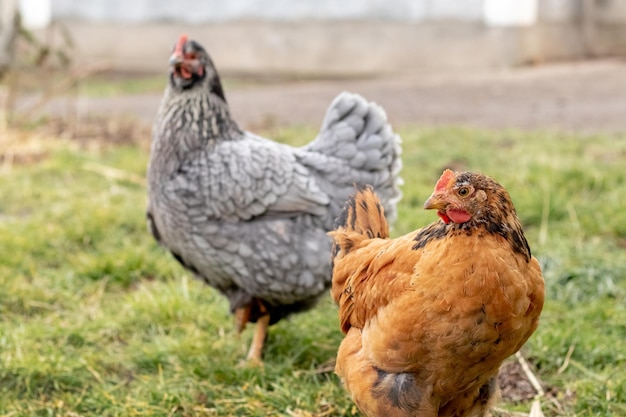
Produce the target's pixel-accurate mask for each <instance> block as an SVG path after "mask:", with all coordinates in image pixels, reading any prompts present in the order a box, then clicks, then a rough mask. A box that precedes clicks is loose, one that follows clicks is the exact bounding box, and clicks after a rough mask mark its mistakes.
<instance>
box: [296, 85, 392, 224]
mask: <svg viewBox="0 0 626 417" xmlns="http://www.w3.org/2000/svg"><path fill="white" fill-rule="evenodd" d="M305 149H306V150H307V151H311V152H312V153H313V154H316V157H313V156H311V157H310V158H309V163H308V164H307V165H309V166H311V167H313V168H314V169H316V170H318V171H320V172H321V173H322V174H323V175H321V176H320V177H323V178H324V180H326V181H327V182H328V184H326V187H325V188H326V190H325V191H326V192H328V193H329V194H330V195H331V197H332V199H333V200H335V201H340V202H341V204H342V203H343V202H344V201H346V200H347V198H348V196H349V195H350V194H351V192H352V191H354V184H357V185H366V184H369V185H371V186H372V187H373V188H374V190H375V191H376V193H377V194H378V195H379V196H380V198H381V200H382V202H383V205H384V208H385V212H386V214H387V218H388V219H389V220H390V221H393V219H395V218H396V203H397V202H398V200H400V198H401V196H402V193H401V192H400V189H399V186H400V185H401V184H402V180H401V178H400V176H399V173H400V169H401V168H402V161H401V159H400V153H401V148H400V137H399V136H398V135H397V134H395V133H394V132H393V130H392V128H391V125H390V124H389V122H388V121H387V114H386V113H385V111H384V110H383V108H382V107H380V106H379V105H378V104H376V103H374V102H370V101H367V100H366V99H365V98H363V97H362V96H360V95H358V94H353V93H348V92H343V93H341V94H339V95H338V96H337V97H336V98H335V99H334V100H333V102H332V103H331V105H330V107H329V108H328V111H327V112H326V116H325V117H324V122H323V123H322V128H321V130H320V133H319V135H318V137H317V138H316V139H315V140H314V141H313V142H311V143H310V144H309V145H307V146H306V147H305ZM341 204H339V205H338V206H337V207H336V208H335V210H334V211H335V213H333V214H334V215H335V217H336V216H338V215H339V213H340V211H341Z"/></svg>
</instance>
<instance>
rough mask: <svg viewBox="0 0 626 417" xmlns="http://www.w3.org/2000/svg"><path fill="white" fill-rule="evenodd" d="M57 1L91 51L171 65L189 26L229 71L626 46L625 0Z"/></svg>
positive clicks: (312, 70) (365, 70) (419, 63)
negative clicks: (525, 18)
mask: <svg viewBox="0 0 626 417" xmlns="http://www.w3.org/2000/svg"><path fill="white" fill-rule="evenodd" d="M31 1H32V0H31ZM51 1H52V8H51V10H52V17H53V20H54V21H55V22H57V23H59V24H62V25H64V26H65V27H67V28H68V29H69V31H70V33H72V35H73V37H74V40H75V42H76V44H77V46H78V50H79V51H80V53H79V54H77V56H78V57H79V60H80V61H81V62H93V61H99V62H103V61H104V62H108V63H110V65H111V66H112V68H115V69H120V70H131V71H150V72H154V71H163V70H164V68H165V66H166V65H167V58H168V55H169V53H170V50H171V47H172V45H173V43H174V42H175V40H176V39H177V37H178V36H179V35H180V34H181V33H188V34H189V36H190V37H192V38H193V39H196V40H197V41H199V42H200V43H202V44H203V45H204V46H205V47H206V48H207V50H208V51H209V53H210V54H211V55H212V56H213V58H214V60H215V62H216V64H217V65H218V67H219V69H220V70H221V71H222V72H231V73H234V72H237V73H254V74H266V73H272V74H274V73H288V74H300V75H325V76H336V75H375V74H379V73H381V72H386V73H397V72H415V71H420V70H424V69H440V68H471V67H475V68H476V67H483V68H484V67H507V66H516V65H524V64H527V63H539V62H545V61H550V60H563V59H578V58H582V57H587V56H590V55H607V54H615V53H621V52H620V51H622V49H626V42H624V41H622V40H623V39H626V37H625V35H626V33H625V28H626V1H623V0H343V1H341V2H338V1H336V0H297V1H294V0H206V1H202V2H200V1H191V0H179V1H176V2H173V1H171V0H170V1H168V0H124V1H122V0H90V1H84V0H51ZM494 1H495V2H500V3H493V2H494ZM505 1H511V2H512V3H510V4H512V5H515V6H519V5H520V4H522V3H526V4H527V5H528V4H529V5H531V6H533V7H534V8H535V9H536V10H535V11H534V12H533V13H534V15H533V19H532V22H531V24H528V23H525V24H520V25H517V24H513V25H510V24H509V25H498V24H491V23H490V22H489V21H487V19H486V8H487V5H488V3H490V2H492V4H497V5H501V4H502V3H501V2H505ZM590 5H591V7H590ZM505 11H506V10H505ZM513 17H515V16H513ZM505 20H506V19H505ZM45 33H48V32H45ZM620 48H621V49H620ZM623 52H624V53H626V51H623Z"/></svg>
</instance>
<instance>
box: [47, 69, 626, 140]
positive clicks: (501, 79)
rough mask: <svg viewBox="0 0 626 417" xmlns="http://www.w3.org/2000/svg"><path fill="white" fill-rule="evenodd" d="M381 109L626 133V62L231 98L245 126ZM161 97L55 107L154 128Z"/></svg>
mask: <svg viewBox="0 0 626 417" xmlns="http://www.w3.org/2000/svg"><path fill="white" fill-rule="evenodd" d="M343 90H348V91H352V92H357V93H360V94H362V95H364V96H365V97H367V98H368V99H370V100H374V101H376V102H377V103H379V104H380V105H382V106H383V107H384V108H385V109H386V111H387V114H388V116H389V119H390V120H391V122H392V123H393V124H394V125H395V126H400V125H405V124H418V125H442V124H445V125H450V124H453V125H465V126H474V127H486V128H520V129H537V128H540V129H541V128H556V129H564V130H573V131H582V132H597V131H626V61H621V60H601V61H587V62H579V63H564V64H555V65H543V66H537V67H529V68H520V69H512V70H502V71H489V72H470V73H460V72H458V71H457V72H450V73H439V74H434V73H428V74H414V75H409V76H402V77H388V78H379V79H369V80H332V81H329V80H324V81H300V82H286V83H267V84H259V85H254V86H245V87H240V88H231V89H230V90H228V91H226V97H227V99H228V101H229V103H230V105H231V108H232V112H233V115H234V116H235V118H236V119H237V120H238V121H239V122H240V124H241V125H242V126H244V127H245V128H247V129H250V130H254V128H255V127H259V126H267V125H268V124H270V125H271V126H280V125H294V124H296V125H297V124H313V125H319V124H320V122H321V120H322V117H323V115H324V112H325V110H326V108H327V106H328V105H329V103H330V102H331V101H332V99H333V98H334V97H335V95H337V94H338V93H339V92H340V91H343ZM159 100H160V93H159V94H145V95H135V96H122V97H113V98H80V99H78V100H77V99H73V101H71V100H68V99H64V100H56V101H54V102H52V103H50V105H49V106H48V108H47V111H49V112H51V113H55V114H63V113H66V112H68V111H72V112H78V114H79V115H85V114H98V115H107V114H111V115H119V114H125V115H129V114H130V115H133V116H136V117H138V118H139V119H141V120H144V121H146V122H147V123H150V122H151V121H152V119H153V117H154V115H155V112H156V109H157V107H158V104H159Z"/></svg>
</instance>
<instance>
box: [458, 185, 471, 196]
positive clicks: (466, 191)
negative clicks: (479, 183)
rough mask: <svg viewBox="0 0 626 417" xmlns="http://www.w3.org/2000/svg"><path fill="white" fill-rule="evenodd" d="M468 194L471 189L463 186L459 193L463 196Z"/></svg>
mask: <svg viewBox="0 0 626 417" xmlns="http://www.w3.org/2000/svg"><path fill="white" fill-rule="evenodd" d="M468 194H469V189H468V188H467V187H463V188H460V189H459V195H460V196H461V197H465V196H466V195H468Z"/></svg>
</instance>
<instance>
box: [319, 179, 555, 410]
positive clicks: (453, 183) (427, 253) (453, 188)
mask: <svg viewBox="0 0 626 417" xmlns="http://www.w3.org/2000/svg"><path fill="white" fill-rule="evenodd" d="M424 208H425V209H435V210H437V214H438V215H439V217H440V218H441V220H439V221H437V222H435V223H433V224H431V225H429V226H426V227H424V228H422V229H420V230H418V231H414V232H411V233H409V234H407V235H405V236H402V237H399V238H397V239H389V230H388V225H387V221H386V219H385V215H384V211H383V208H382V205H381V203H380V201H379V199H378V197H377V196H376V194H375V193H374V191H373V190H372V189H371V188H369V187H365V188H361V189H359V190H357V193H356V195H355V196H354V197H353V198H352V199H351V200H349V201H348V203H347V205H346V207H345V208H344V211H343V214H342V215H341V216H340V218H339V219H338V221H337V222H338V224H339V226H338V228H337V230H335V231H333V232H330V235H331V236H332V237H333V239H334V248H333V258H334V259H333V263H334V264H333V279H332V290H331V291H332V297H333V299H334V300H335V301H336V302H337V304H338V305H339V317H340V322H341V329H342V331H343V332H344V333H345V334H346V335H345V338H344V340H343V341H342V343H341V346H340V347H339V352H338V354H337V364H336V372H337V374H338V375H339V376H340V377H341V379H342V380H343V382H344V385H345V387H346V388H347V390H348V391H349V392H350V393H351V394H352V398H353V399H354V401H355V402H356V404H357V406H358V407H359V408H360V409H361V411H362V412H363V413H365V414H366V415H368V416H387V417H391V416H418V417H427V416H428V417H434V416H457V417H464V416H483V415H488V413H489V409H490V408H491V406H492V405H493V402H494V401H495V399H496V397H497V392H498V387H497V375H498V370H499V368H500V365H501V364H502V361H504V359H506V358H507V357H508V356H510V355H512V354H513V353H515V352H516V351H518V350H519V349H520V348H521V347H522V345H523V344H524V343H525V342H526V340H527V339H528V338H529V337H530V335H531V334H532V333H533V332H534V331H535V329H536V328H537V325H538V320H539V314H540V313H541V309H542V307H543V301H544V282H543V277H542V274H541V268H540V266H539V263H538V262H537V260H536V259H535V258H534V257H533V256H532V255H531V253H530V248H529V246H528V243H527V241H526V238H525V237H524V233H523V231H522V226H521V224H520V221H519V219H518V217H517V215H516V212H515V208H514V206H513V203H512V202H511V199H510V197H509V194H508V193H507V191H506V190H505V189H504V188H503V187H502V186H501V185H500V184H498V183H497V182H496V181H494V180H493V179H492V178H489V177H487V176H485V175H483V174H478V173H473V172H462V173H455V172H452V171H450V170H446V171H445V172H444V173H443V175H442V176H441V178H440V179H439V181H438V182H437V185H436V186H435V190H434V192H433V194H432V195H431V196H430V198H428V200H427V201H426V203H425V204H424Z"/></svg>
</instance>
